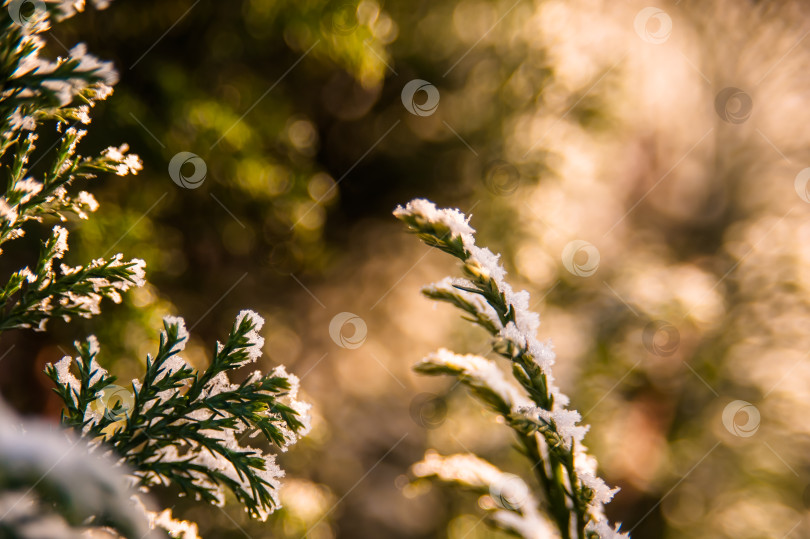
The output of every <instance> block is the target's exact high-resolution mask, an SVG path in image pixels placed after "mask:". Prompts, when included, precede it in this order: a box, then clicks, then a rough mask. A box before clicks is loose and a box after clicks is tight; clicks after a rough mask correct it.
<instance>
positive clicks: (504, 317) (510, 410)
mask: <svg viewBox="0 0 810 539" xmlns="http://www.w3.org/2000/svg"><path fill="white" fill-rule="evenodd" d="M394 215H395V216H396V217H397V218H398V219H400V220H402V221H403V222H405V223H406V224H407V225H408V228H409V230H410V231H411V232H413V233H415V234H416V235H417V237H419V238H420V239H421V240H422V241H424V242H425V243H426V244H427V245H430V246H432V247H436V248H438V249H440V250H442V251H444V252H446V253H448V254H450V255H452V256H454V257H456V258H458V259H459V260H460V261H461V262H462V271H463V273H464V274H465V277H466V279H464V280H461V279H457V280H452V279H445V280H444V281H441V282H440V283H437V284H435V285H432V286H430V287H426V288H425V289H424V290H423V292H424V293H425V295H427V296H428V297H430V298H433V299H436V300H439V301H445V302H449V303H451V304H453V305H455V306H456V307H458V308H459V309H461V310H462V311H464V312H465V313H466V314H467V316H466V317H465V318H466V319H468V320H470V321H472V322H473V323H475V324H477V325H479V326H481V327H483V328H484V329H486V330H487V331H488V332H489V333H490V335H492V337H493V349H494V351H495V352H496V353H497V354H499V355H500V356H502V357H504V358H506V359H507V360H509V361H510V363H511V367H512V375H513V377H514V379H515V380H516V381H517V382H518V384H519V385H520V388H522V389H520V390H519V389H518V388H517V387H515V386H513V385H511V384H509V383H507V382H506V380H505V379H504V378H503V375H502V374H501V373H500V371H498V370H497V368H496V367H495V365H494V363H492V362H491V361H489V360H487V359H484V358H480V357H477V356H459V355H457V354H453V353H451V352H448V351H447V350H440V351H439V352H438V353H436V354H433V355H431V356H428V357H427V358H425V360H423V361H422V362H421V363H419V364H418V365H417V366H416V369H417V371H419V372H422V373H425V374H450V375H452V376H455V377H456V378H457V379H459V380H460V381H461V382H462V383H463V384H465V385H466V386H468V387H469V388H470V389H471V390H472V391H473V393H474V394H475V395H476V397H478V398H479V399H480V400H481V401H483V402H484V404H485V405H487V406H488V407H489V408H491V409H492V410H493V411H495V412H496V413H498V414H500V415H502V416H503V417H504V418H505V419H506V421H507V424H508V425H509V426H510V427H511V428H512V429H513V430H514V431H515V433H516V435H517V437H518V440H519V441H520V444H521V448H522V450H523V453H524V454H525V455H526V456H527V457H528V458H529V459H530V461H531V463H532V469H533V470H534V473H535V475H536V476H537V479H538V482H539V483H540V486H541V488H542V489H543V492H544V494H545V503H546V505H547V509H548V511H549V513H550V514H551V516H552V517H553V519H554V521H555V523H556V525H557V528H558V530H559V533H560V535H561V537H563V539H595V538H599V539H608V538H626V537H629V536H628V535H627V534H624V533H620V532H619V531H618V528H616V529H614V528H612V527H611V526H610V525H609V524H608V522H607V519H606V518H605V516H604V511H603V504H605V503H607V502H609V501H610V499H611V498H612V497H613V495H614V494H615V492H616V491H617V490H618V489H609V488H608V487H607V486H606V485H605V484H604V482H603V481H602V480H601V479H599V478H598V477H597V476H596V475H595V471H596V470H595V461H594V460H593V459H592V458H591V457H589V456H588V455H587V454H586V453H585V448H584V446H582V444H581V442H582V438H583V437H584V435H585V433H586V432H587V429H588V427H585V426H580V425H578V422H579V421H580V419H581V418H580V415H579V413H577V412H576V411H573V410H568V409H566V405H567V404H568V397H566V396H565V395H564V394H562V393H561V392H560V390H559V389H558V388H557V387H556V386H555V385H554V378H553V377H552V374H551V366H552V365H553V363H554V353H553V351H552V350H551V347H550V346H549V345H548V344H545V343H541V342H539V341H538V340H537V338H536V333H537V329H538V326H539V317H538V316H537V314H535V313H533V312H531V311H530V310H529V294H528V292H526V291H522V292H515V291H513V290H512V288H511V286H510V285H509V284H508V283H507V282H506V281H505V275H506V272H505V271H504V269H503V267H502V266H501V265H500V263H499V261H498V258H499V257H498V256H497V255H495V254H493V253H492V252H491V251H489V249H486V248H481V247H478V246H477V245H475V237H474V233H475V230H474V229H473V228H472V227H471V226H470V225H469V223H468V219H467V218H466V217H465V216H464V215H463V214H462V213H461V212H459V211H458V210H451V209H437V208H436V206H435V205H434V204H433V203H431V202H429V201H427V200H414V201H412V202H410V203H409V204H408V205H407V206H406V207H404V208H403V207H399V208H397V210H396V211H395V212H394Z"/></svg>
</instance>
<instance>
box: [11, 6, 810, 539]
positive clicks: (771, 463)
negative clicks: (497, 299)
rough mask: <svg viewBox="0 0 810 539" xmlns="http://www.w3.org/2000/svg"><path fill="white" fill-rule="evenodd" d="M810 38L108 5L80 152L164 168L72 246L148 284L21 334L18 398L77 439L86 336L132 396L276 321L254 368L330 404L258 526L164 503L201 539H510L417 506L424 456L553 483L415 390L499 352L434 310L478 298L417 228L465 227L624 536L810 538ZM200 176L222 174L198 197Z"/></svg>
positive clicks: (742, 22) (713, 18)
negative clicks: (167, 357) (596, 466)
mask: <svg viewBox="0 0 810 539" xmlns="http://www.w3.org/2000/svg"><path fill="white" fill-rule="evenodd" d="M808 32H810V6H808V5H807V4H806V3H804V2H800V1H795V2H792V1H777V0H774V1H771V2H764V1H763V2H760V1H752V0H745V1H744V0H737V1H732V0H718V1H717V2H699V1H698V0H678V1H672V2H660V3H655V4H654V6H652V7H651V6H650V4H649V3H648V2H639V1H635V0H622V1H618V2H607V1H599V0H567V1H557V0H544V1H531V0H503V1H501V0H459V1H454V0H445V1H442V2H429V1H423V0H407V1H406V0H386V1H385V2H382V1H380V2H376V1H372V0H363V1H362V2H359V3H358V2H355V1H352V0H335V1H326V0H296V1H282V0H232V1H230V2H201V1H199V0H197V1H193V0H159V1H158V0H116V1H115V2H113V3H112V5H111V6H110V8H109V9H107V10H105V11H93V10H92V9H88V12H87V13H85V14H84V15H82V16H79V17H76V18H74V19H71V20H69V21H66V22H65V23H63V24H60V25H58V26H57V27H55V29H54V31H53V32H52V33H51V34H50V37H49V38H48V48H49V50H50V52H51V53H52V54H53V55H54V56H56V55H59V54H61V53H63V52H64V50H65V49H64V47H67V48H70V47H72V46H73V45H74V44H75V43H78V42H86V43H87V44H88V49H89V50H90V51H91V52H93V53H94V54H96V55H98V56H100V57H101V58H104V59H109V60H112V61H114V62H115V64H116V66H117V67H118V70H119V72H120V75H121V82H120V83H119V84H118V86H117V87H116V91H115V94H114V95H113V96H112V98H111V99H110V100H108V101H107V102H106V103H104V104H102V105H99V106H98V107H97V108H96V110H94V114H93V115H92V116H93V124H92V125H91V126H90V133H89V135H88V137H87V138H86V139H85V141H84V142H83V143H82V146H81V147H80V152H82V153H84V154H90V153H93V152H94V151H98V150H100V149H102V148H104V147H106V146H108V145H111V144H114V145H117V144H120V143H122V142H128V143H129V144H130V146H131V147H132V149H133V151H135V152H136V153H138V154H139V155H140V156H141V157H142V158H143V160H144V170H143V172H142V173H141V174H140V175H139V176H137V177H135V178H127V179H121V178H117V177H109V178H102V179H99V180H96V181H95V182H94V185H93V186H91V189H90V190H91V191H93V192H94V193H95V195H96V197H97V198H98V199H99V201H100V203H101V208H100V210H99V211H98V212H97V213H96V214H95V216H92V217H91V219H90V221H89V222H82V223H81V224H80V226H76V223H71V224H70V226H69V228H70V230H71V240H72V244H73V249H72V250H71V252H70V253H69V255H68V260H67V261H66V262H67V263H68V264H78V263H81V262H83V261H86V260H88V259H90V258H93V257H97V256H101V255H102V254H112V253H115V252H119V251H120V252H122V253H124V254H125V256H127V257H142V258H144V259H145V260H146V261H147V277H148V280H149V285H148V286H146V287H145V288H143V289H140V290H136V291H134V292H131V293H129V294H128V295H127V297H126V298H125V300H124V303H123V304H122V305H112V304H107V305H104V306H103V308H104V316H102V317H99V318H96V319H93V320H89V321H84V320H83V321H81V322H76V323H72V324H69V325H68V324H64V323H54V322H52V323H51V325H50V326H49V329H50V331H49V332H48V333H46V334H35V333H31V332H25V331H15V332H9V333H7V334H5V335H4V342H3V343H0V346H1V347H2V348H3V350H5V351H6V355H5V356H4V357H3V359H2V361H3V363H4V370H3V372H2V379H0V390H2V393H3V395H4V396H5V397H6V398H7V399H8V400H9V401H10V402H11V403H12V404H13V405H14V406H15V407H16V408H17V409H18V410H21V411H23V412H26V413H29V414H36V415H44V416H48V417H51V418H53V419H54V420H56V419H57V418H58V415H59V403H58V401H57V399H56V397H55V395H53V394H51V392H50V384H49V382H48V380H47V379H46V378H45V376H44V374H43V373H42V369H43V366H44V364H45V363H46V362H49V361H56V360H58V359H59V358H61V357H62V355H64V354H65V353H67V351H68V349H69V347H70V343H71V342H72V341H73V340H74V339H78V338H82V337H84V336H85V335H87V334H89V333H94V334H96V335H98V337H99V340H100V342H101V345H102V355H101V356H100V360H101V362H102V364H103V365H105V366H107V367H109V369H110V370H111V371H112V372H114V373H115V374H117V375H119V377H120V379H122V380H124V381H125V380H128V379H130V378H133V377H136V376H140V375H141V373H142V369H143V365H144V360H145V355H146V354H147V353H149V352H152V351H154V349H155V348H156V339H157V330H158V328H159V327H160V319H161V317H162V316H163V315H165V314H168V313H171V314H180V315H183V316H184V317H185V318H186V320H187V322H188V325H189V326H190V327H193V330H192V338H191V343H190V345H189V347H188V348H187V357H188V360H189V361H190V362H192V364H195V365H204V364H205V363H206V362H207V361H208V359H209V358H210V354H211V351H212V349H213V346H214V343H215V340H216V339H217V338H223V337H224V335H225V334H226V333H227V331H228V328H229V327H230V324H231V322H232V320H233V317H234V316H235V315H236V313H237V312H238V311H239V310H241V309H243V308H251V309H254V310H257V311H258V312H259V313H261V314H262V315H263V316H265V318H266V319H267V322H268V323H267V324H266V325H265V330H264V337H265V338H266V346H265V357H264V358H263V359H262V360H261V361H262V365H261V366H262V367H263V368H270V367H272V366H274V365H276V364H279V363H284V364H286V365H287V366H288V369H289V370H290V371H291V372H294V373H296V374H297V375H298V376H299V377H301V378H302V387H303V391H304V393H305V397H306V398H307V400H309V401H311V402H313V403H314V408H313V413H314V429H313V432H312V433H311V435H310V436H309V437H308V438H306V439H304V440H303V441H302V442H301V443H299V444H298V445H297V446H295V447H294V448H293V450H292V451H290V452H289V454H283V455H281V456H280V460H281V463H282V465H283V467H284V468H285V469H286V470H287V474H288V479H287V481H286V483H285V487H284V490H283V491H282V499H283V501H284V503H285V508H284V509H283V510H281V511H279V512H277V513H276V514H275V515H273V517H271V520H270V521H269V522H267V523H264V524H262V523H257V522H250V521H249V520H248V519H247V518H246V516H245V514H244V513H243V512H241V511H240V510H239V508H238V506H236V505H227V506H226V507H225V508H224V509H223V510H219V509H216V508H211V507H207V506H202V505H200V504H194V503H189V502H188V501H185V500H183V499H179V500H178V498H177V497H176V493H175V492H172V491H165V492H158V495H159V496H160V497H161V500H162V502H163V503H164V505H165V506H166V507H172V506H173V507H174V512H175V514H176V515H177V516H178V517H181V518H187V519H191V520H194V521H196V522H197V523H198V524H199V526H200V531H201V535H202V536H203V537H217V538H231V537H233V538H238V537H245V536H247V537H253V538H260V537H276V538H287V537H290V538H292V537H303V536H305V535H306V536H307V537H311V538H316V539H330V538H354V537H373V538H376V537H390V538H406V537H408V538H411V537H413V538H444V537H449V538H455V539H462V538H468V539H476V538H495V537H503V534H500V533H499V532H495V531H492V530H490V529H489V528H487V527H486V525H485V524H484V523H483V522H482V519H481V515H482V513H481V511H480V510H479V509H478V508H477V507H476V499H475V497H474V496H472V495H467V494H465V493H464V492H461V491H458V490H454V489H449V488H448V489H445V488H442V487H439V486H437V485H431V484H429V483H416V484H410V482H409V481H410V478H409V476H408V468H409V466H410V465H411V464H412V463H414V462H415V461H417V460H419V459H420V458H421V457H422V455H423V454H424V451H425V449H426V448H436V449H438V450H439V451H440V452H442V453H450V452H465V451H472V452H475V453H477V454H479V455H481V456H483V457H485V458H487V459H490V460H492V461H493V462H495V463H497V464H499V465H500V466H502V467H503V468H504V469H506V470H508V471H511V472H515V473H523V475H524V476H525V475H526V473H525V472H526V471H527V470H528V467H527V466H526V464H525V462H523V461H522V458H521V456H520V455H518V454H517V452H516V451H515V450H514V449H512V446H511V444H512V440H511V439H510V435H509V432H508V431H507V430H506V429H505V428H503V427H502V426H501V425H498V424H497V423H496V422H495V420H494V417H492V416H491V415H489V414H484V413H482V412H481V409H480V406H478V405H477V404H476V403H475V402H474V401H473V400H472V399H471V398H470V397H469V396H468V395H467V394H466V393H465V392H464V390H463V389H461V388H459V387H452V386H451V385H450V384H449V383H448V381H445V380H435V379H426V378H424V377H420V376H417V375H415V374H413V373H411V371H410V366H411V365H412V364H413V363H414V362H416V361H417V360H419V359H420V358H421V357H422V356H423V355H425V354H427V353H429V352H431V351H433V350H434V349H435V348H437V347H439V346H447V347H450V348H453V349H455V350H456V351H459V352H475V353H486V352H487V350H488V348H487V340H486V338H485V336H484V335H483V334H482V333H480V332H477V331H475V330H474V328H471V327H468V325H467V324H466V323H465V322H464V321H462V320H461V319H460V317H459V316H458V313H457V312H455V311H454V310H453V309H452V308H450V307H447V306H438V307H434V305H432V304H431V302H429V301H428V300H426V299H424V298H422V297H421V296H420V294H419V287H420V286H421V285H423V284H427V283H430V282H432V281H438V280H440V279H441V278H442V277H444V276H445V275H449V274H453V275H456V274H457V273H458V268H457V267H456V266H455V265H454V264H453V262H452V261H451V260H449V259H448V258H447V257H446V256H445V255H442V254H441V253H436V252H431V251H430V250H429V249H427V248H426V247H424V246H423V245H421V244H420V243H419V242H418V240H417V239H415V238H413V237H409V236H408V235H407V234H405V233H404V232H403V227H402V226H400V224H399V223H398V222H396V221H395V220H394V219H393V218H392V217H391V215H390V214H391V211H392V210H393V209H394V208H395V206H396V205H397V204H404V203H405V202H407V201H408V200H410V199H411V198H414V197H426V198H430V199H431V200H434V201H435V202H437V204H439V205H442V206H453V207H458V208H460V209H461V210H462V211H465V212H471V213H472V214H473V218H472V225H473V226H474V227H475V228H476V229H477V230H478V231H479V239H480V241H479V243H480V244H482V245H487V246H489V247H490V248H491V249H492V250H493V251H496V252H501V253H503V262H504V264H505V266H506V268H507V270H508V271H509V274H510V277H511V280H512V283H513V285H514V286H515V287H516V288H526V289H527V290H529V291H530V292H531V294H532V298H533V307H534V309H535V310H538V311H539V312H540V313H541V318H542V320H543V325H542V327H541V335H540V338H542V339H551V340H552V341H553V342H554V345H555V347H556V351H557V354H558V361H557V365H556V367H555V368H556V371H555V372H556V375H557V377H558V378H559V381H560V386H561V387H562V389H563V390H564V391H565V392H566V393H568V394H569V395H571V397H572V405H573V407H575V408H576V409H578V410H579V411H580V412H581V413H582V414H583V415H584V416H585V421H586V422H587V423H589V424H590V425H591V430H590V433H589V434H588V436H587V437H586V443H587V444H588V445H589V447H590V448H591V451H592V452H593V453H594V454H595V455H596V456H597V457H598V459H599V462H600V466H601V474H602V476H603V477H604V478H605V479H606V480H607V482H608V483H609V484H611V485H616V486H620V487H621V489H622V490H621V492H620V493H619V494H618V495H617V496H616V498H615V499H614V501H613V503H611V504H610V505H609V506H608V507H607V511H608V515H609V516H610V518H611V520H615V521H621V522H623V523H624V525H623V530H631V529H632V536H633V537H634V538H638V539H642V538H681V537H695V538H718V537H723V538H725V537H728V538H736V539H746V538H751V539H759V538H771V537H774V538H788V537H808V536H810V522H808V519H807V514H808V508H810V488H808V484H810V461H808V459H807V454H808V449H810V436H809V435H810V420H808V419H807V418H808V417H810V383H809V382H810V363H809V362H808V351H810V301H809V300H810V222H808V219H807V215H808V211H810V208H808V202H810V191H808V189H807V183H808V179H810V171H806V170H805V168H806V167H808V166H810V133H808V132H807V129H806V127H805V126H806V125H807V122H808V120H810V109H809V108H808V107H807V102H808V95H807V93H808V88H810V86H808V82H810V81H808V75H807V70H806V66H807V65H808V61H810V40H805V38H806V36H807V34H808ZM417 79H418V80H421V81H424V82H421V83H416V84H415V85H408V83H409V82H411V81H413V80H417ZM437 99H438V101H437ZM41 146H42V147H43V148H45V147H46V144H42V145H41ZM180 152H191V153H193V154H195V155H196V156H198V157H199V159H200V160H201V161H202V162H204V164H205V169H206V175H205V177H204V179H202V180H199V181H195V182H193V185H192V184H189V185H187V186H183V185H179V184H178V183H176V182H175V181H173V179H172V177H171V175H170V173H169V166H170V162H171V161H172V158H173V157H174V156H175V155H177V154H178V153H180ZM195 164H196V167H197V168H195ZM200 166H201V165H200V161H199V160H197V161H193V162H191V163H186V165H184V167H185V168H183V169H182V171H183V172H182V174H183V177H186V178H193V177H195V174H196V172H197V171H198V170H199V167H200ZM175 175H176V176H178V175H177V174H175ZM179 183H180V184H182V183H183V182H182V181H181V182H179ZM189 187H192V188H189ZM26 241H27V240H17V242H16V245H14V246H13V248H11V249H9V250H8V257H11V258H12V261H11V262H9V264H11V266H13V267H15V268H16V267H19V264H18V265H16V266H14V263H15V262H14V261H17V260H21V259H23V258H25V257H26V256H29V255H30V252H31V249H32V248H33V247H32V245H33V243H26ZM572 242H573V243H572ZM26 253H27V254H26ZM15 257H16V258H15ZM4 258H6V257H4ZM11 266H10V267H11ZM340 313H352V315H353V316H351V315H344V316H342V317H338V318H335V317H336V316H338V315H340ZM334 321H336V322H334ZM330 322H331V323H332V326H333V331H332V334H331V335H330ZM12 346H13V348H12Z"/></svg>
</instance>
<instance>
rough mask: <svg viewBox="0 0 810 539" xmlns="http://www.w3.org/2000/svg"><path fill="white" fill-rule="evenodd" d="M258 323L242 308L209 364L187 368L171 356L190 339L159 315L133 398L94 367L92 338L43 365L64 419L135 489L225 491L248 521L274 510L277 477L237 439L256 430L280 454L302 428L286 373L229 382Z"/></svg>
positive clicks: (250, 355) (208, 494)
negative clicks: (103, 451) (112, 459)
mask: <svg viewBox="0 0 810 539" xmlns="http://www.w3.org/2000/svg"><path fill="white" fill-rule="evenodd" d="M263 323H264V321H263V320H262V319H261V318H260V317H259V316H258V315H257V314H255V313H253V312H251V311H242V312H241V313H240V314H239V316H238V317H237V318H236V321H235V322H234V324H233V327H232V329H231V331H230V333H229V335H228V338H227V339H226V341H225V342H224V344H223V343H217V347H216V351H215V353H214V357H213V359H212V361H211V364H210V365H209V366H208V368H206V369H205V370H203V371H195V370H194V369H193V368H192V367H191V366H190V365H189V364H188V363H186V362H185V361H184V360H183V359H182V358H180V356H179V355H178V354H179V353H180V352H182V350H183V348H184V347H185V344H186V342H187V340H188V333H187V332H186V329H185V323H184V322H183V320H182V319H180V318H175V317H166V318H165V319H164V321H163V326H164V330H163V331H162V332H161V333H160V344H159V346H158V351H157V353H156V354H155V356H154V357H152V356H147V359H146V372H145V374H144V378H143V380H142V381H138V380H133V382H132V386H131V392H129V391H128V390H126V389H124V388H121V387H119V386H114V385H113V382H114V381H115V378H114V377H112V376H109V375H108V374H107V372H106V371H104V369H102V368H101V367H99V366H98V364H97V363H96V355H97V354H98V344H97V343H96V342H95V339H94V338H92V337H91V338H89V339H88V341H87V342H86V343H77V351H78V352H79V356H78V357H76V358H75V359H73V358H70V357H65V358H64V359H62V360H61V361H60V362H58V363H57V364H56V365H48V367H47V369H46V373H47V375H48V376H49V377H50V378H51V379H52V380H53V381H54V383H55V384H56V388H55V391H56V393H57V394H58V395H59V396H60V397H61V398H62V400H63V401H64V403H65V412H64V414H63V417H62V422H63V424H64V425H65V426H67V427H70V428H73V429H75V430H77V431H80V432H81V433H82V434H83V435H84V436H86V437H88V438H91V439H96V438H98V439H103V440H104V443H105V444H107V445H109V446H110V447H111V448H112V449H113V450H114V451H115V453H116V454H118V455H119V456H120V457H122V458H123V459H124V460H125V461H126V463H127V464H128V465H129V466H130V467H131V468H132V469H133V470H134V474H135V476H137V478H138V481H139V483H140V485H141V486H143V487H151V486H153V485H156V484H164V485H169V484H174V485H176V486H177V487H179V488H180V489H181V490H182V492H183V493H184V494H187V495H193V496H194V497H195V498H197V499H200V500H204V501H207V502H209V503H216V504H220V505H221V504H222V503H224V501H225V497H224V489H228V490H230V491H231V492H232V493H233V495H234V496H235V497H236V499H237V500H238V501H239V502H241V503H242V504H243V505H244V506H245V508H246V510H247V511H248V512H249V513H250V514H251V516H254V517H257V518H261V519H262V520H264V519H266V518H267V516H268V515H269V513H270V512H272V511H273V510H274V509H275V508H276V507H277V506H278V499H277V492H276V491H277V489H278V487H279V478H280V477H282V476H283V471H282V470H281V469H280V468H279V467H278V466H277V465H276V463H275V455H272V454H265V453H263V452H262V451H261V450H259V449H256V448H253V447H250V446H243V445H241V444H240V442H241V438H242V437H243V436H244V435H248V434H251V435H257V434H261V435H262V437H263V438H264V439H265V440H267V441H269V442H270V443H272V444H274V445H275V446H276V447H278V448H280V449H281V450H282V451H285V450H286V449H287V448H288V447H289V446H290V445H292V444H294V443H295V442H296V441H297V440H298V439H299V438H300V436H302V435H303V434H305V433H306V432H307V431H308V429H309V427H308V424H307V416H306V412H307V410H308V409H309V405H307V404H305V403H302V402H299V401H298V400H296V397H297V392H298V379H297V378H296V377H295V376H293V375H291V374H288V373H287V372H286V370H285V369H284V367H277V368H276V369H275V370H274V371H273V372H272V373H270V374H269V375H263V374H262V373H260V372H258V371H256V372H254V373H252V374H251V375H250V376H248V377H247V379H245V380H244V381H243V382H241V383H239V384H233V383H231V382H230V380H229V377H228V373H229V372H231V371H233V370H235V369H238V368H240V367H242V366H244V365H246V364H248V363H251V362H253V361H255V360H256V359H257V358H258V357H259V356H260V355H261V347H262V345H263V342H264V341H263V339H262V338H261V337H260V336H259V334H258V331H259V330H260V329H261V327H262V324H263ZM71 365H75V366H76V369H77V371H78V375H79V377H78V378H76V377H75V376H74V375H73V374H71V372H70V367H71Z"/></svg>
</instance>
